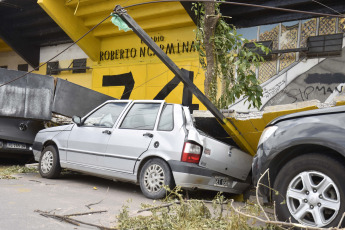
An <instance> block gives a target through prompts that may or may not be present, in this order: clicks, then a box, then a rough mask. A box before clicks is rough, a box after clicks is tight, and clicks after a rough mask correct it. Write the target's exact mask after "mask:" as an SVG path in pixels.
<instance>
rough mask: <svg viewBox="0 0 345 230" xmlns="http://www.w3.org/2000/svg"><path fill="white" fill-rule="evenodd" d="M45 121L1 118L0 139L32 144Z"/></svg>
mask: <svg viewBox="0 0 345 230" xmlns="http://www.w3.org/2000/svg"><path fill="white" fill-rule="evenodd" d="M41 129H44V121H40V120H29V119H25V118H13V117H0V139H3V140H10V141H16V142H21V143H28V144H32V143H33V142H34V139H35V136H36V134H37V133H38V131H40V130H41Z"/></svg>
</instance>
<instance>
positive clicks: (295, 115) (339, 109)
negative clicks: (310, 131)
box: [267, 106, 345, 126]
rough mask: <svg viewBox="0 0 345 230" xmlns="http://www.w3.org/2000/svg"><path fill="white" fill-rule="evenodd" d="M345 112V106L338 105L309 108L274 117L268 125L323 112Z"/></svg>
mask: <svg viewBox="0 0 345 230" xmlns="http://www.w3.org/2000/svg"><path fill="white" fill-rule="evenodd" d="M344 112H345V106H336V107H331V108H323V109H314V110H308V111H304V112H299V113H292V114H288V115H284V116H281V117H278V118H276V119H274V120H273V121H271V122H270V123H269V124H268V125H267V126H269V125H275V124H277V123H279V122H281V121H285V120H289V119H294V118H299V117H308V116H317V115H323V114H330V113H344Z"/></svg>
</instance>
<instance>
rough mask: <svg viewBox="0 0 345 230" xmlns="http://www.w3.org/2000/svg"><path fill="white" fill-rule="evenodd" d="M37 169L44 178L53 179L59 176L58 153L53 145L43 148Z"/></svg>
mask: <svg viewBox="0 0 345 230" xmlns="http://www.w3.org/2000/svg"><path fill="white" fill-rule="evenodd" d="M38 169H39V172H40V174H41V176H42V177H44V178H49V179H53V178H57V177H59V175H60V172H61V167H60V161H59V154H58V151H57V149H56V148H55V147H54V146H52V145H50V146H48V147H46V148H44V150H43V152H42V154H41V157H40V161H39V165H38Z"/></svg>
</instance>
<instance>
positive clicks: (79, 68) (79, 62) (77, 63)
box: [72, 58, 86, 73]
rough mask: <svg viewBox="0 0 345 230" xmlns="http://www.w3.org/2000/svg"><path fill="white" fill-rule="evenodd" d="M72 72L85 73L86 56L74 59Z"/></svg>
mask: <svg viewBox="0 0 345 230" xmlns="http://www.w3.org/2000/svg"><path fill="white" fill-rule="evenodd" d="M75 68H76V69H75ZM72 72H73V73H86V58H81V59H74V60H73V71H72Z"/></svg>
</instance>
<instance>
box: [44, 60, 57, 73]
mask: <svg viewBox="0 0 345 230" xmlns="http://www.w3.org/2000/svg"><path fill="white" fill-rule="evenodd" d="M58 69H59V62H58V61H54V62H48V63H47V75H57V74H59V70H58Z"/></svg>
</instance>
